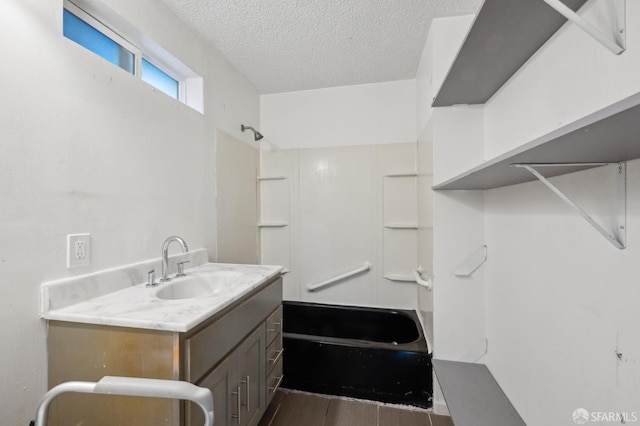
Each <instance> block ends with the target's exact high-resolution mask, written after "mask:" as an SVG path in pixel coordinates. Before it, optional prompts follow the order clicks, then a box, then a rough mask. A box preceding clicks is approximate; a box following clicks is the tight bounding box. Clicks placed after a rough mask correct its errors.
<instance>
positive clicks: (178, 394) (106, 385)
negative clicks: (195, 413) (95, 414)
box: [35, 376, 213, 426]
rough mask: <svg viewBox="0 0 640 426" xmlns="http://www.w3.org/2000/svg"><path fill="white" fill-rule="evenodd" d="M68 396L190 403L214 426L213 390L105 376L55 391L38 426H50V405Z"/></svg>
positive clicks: (38, 418)
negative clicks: (133, 398)
mask: <svg viewBox="0 0 640 426" xmlns="http://www.w3.org/2000/svg"><path fill="white" fill-rule="evenodd" d="M67 392H76V393H93V394H102V395H124V396H146V397H152V398H170V399H186V400H189V401H193V402H194V403H196V404H197V405H198V406H199V407H200V408H202V411H204V414H205V416H204V417H205V423H204V424H205V426H213V396H212V395H211V391H210V390H209V389H206V388H202V387H199V386H196V385H194V384H191V383H187V382H183V381H178V380H161V379H144V378H139V377H117V376H105V377H103V378H102V379H101V380H100V381H98V382H66V383H61V384H59V385H58V386H55V387H53V388H51V389H50V390H49V392H47V393H46V394H45V395H44V397H43V398H42V401H41V402H40V405H39V406H38V413H37V415H36V421H35V426H46V424H47V417H48V412H49V405H50V404H51V402H52V401H53V400H54V399H55V398H56V397H57V396H58V395H61V394H63V393H67Z"/></svg>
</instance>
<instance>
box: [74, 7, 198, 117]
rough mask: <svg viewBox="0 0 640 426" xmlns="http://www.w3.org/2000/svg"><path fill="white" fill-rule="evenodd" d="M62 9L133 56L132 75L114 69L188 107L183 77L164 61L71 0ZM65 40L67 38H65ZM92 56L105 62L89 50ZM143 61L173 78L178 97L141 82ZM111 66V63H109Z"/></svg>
mask: <svg viewBox="0 0 640 426" xmlns="http://www.w3.org/2000/svg"><path fill="white" fill-rule="evenodd" d="M63 9H66V10H67V11H69V12H70V13H71V14H73V15H75V16H76V17H78V18H79V19H80V20H82V21H84V22H85V23H86V24H87V25H89V26H91V27H93V28H94V29H95V30H96V31H98V32H100V33H102V34H103V35H104V36H106V37H108V38H110V39H111V40H112V41H113V42H115V43H117V44H119V45H120V46H122V47H123V48H125V49H127V50H128V51H129V52H131V53H132V54H133V58H134V60H133V74H131V73H129V72H128V71H127V70H125V69H123V68H121V67H119V66H116V68H118V69H121V70H122V71H124V72H126V73H127V74H129V75H133V76H135V77H136V78H137V79H139V80H140V81H142V82H143V83H144V84H146V85H148V86H150V87H153V88H154V89H155V90H156V91H158V92H160V93H162V94H163V95H165V96H168V97H169V98H171V99H175V100H177V101H179V102H181V103H183V104H185V105H188V104H187V102H186V78H185V77H184V76H181V75H179V74H178V73H177V72H175V71H174V70H173V69H172V67H170V66H168V65H167V64H166V62H165V61H163V60H161V59H159V58H158V57H157V56H156V55H154V54H153V53H152V52H145V51H143V50H142V49H140V48H139V47H138V46H136V45H135V44H133V43H131V42H130V41H129V40H127V39H126V38H125V37H123V36H122V35H120V34H118V33H117V32H116V31H114V30H113V29H111V28H110V27H109V26H108V25H106V24H104V23H102V22H101V21H100V19H98V18H96V17H95V16H93V15H91V14H90V13H89V12H87V11H86V10H84V9H82V8H81V7H80V6H78V5H76V4H75V3H74V2H73V1H71V0H64V2H63ZM65 38H67V37H65ZM67 40H69V41H72V42H73V43H75V44H78V45H79V46H82V47H83V48H84V49H86V50H89V49H88V48H87V47H86V46H83V45H82V44H80V43H77V42H76V41H75V40H72V39H69V38H67ZM89 51H90V52H91V53H92V54H94V55H96V56H98V57H100V58H102V59H103V60H106V59H105V58H103V57H102V56H101V55H99V54H97V53H95V52H93V51H91V50H89ZM143 58H144V59H145V60H146V61H148V62H150V63H151V65H153V66H155V67H156V68H158V69H159V70H160V71H162V72H163V73H165V74H167V75H168V76H169V77H171V78H173V79H174V80H176V81H177V82H178V97H173V96H171V95H168V94H167V93H165V92H163V91H162V90H160V89H158V88H157V87H155V86H153V85H152V84H149V83H147V82H146V81H144V80H142V59H143ZM109 63H110V64H111V62H109Z"/></svg>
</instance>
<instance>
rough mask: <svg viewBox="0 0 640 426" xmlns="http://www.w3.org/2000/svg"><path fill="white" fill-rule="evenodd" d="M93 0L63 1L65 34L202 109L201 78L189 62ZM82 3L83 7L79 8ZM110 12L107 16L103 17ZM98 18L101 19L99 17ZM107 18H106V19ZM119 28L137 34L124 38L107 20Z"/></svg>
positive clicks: (194, 107) (177, 97)
mask: <svg viewBox="0 0 640 426" xmlns="http://www.w3.org/2000/svg"><path fill="white" fill-rule="evenodd" d="M93 5H94V3H93V2H89V1H85V0H75V1H73V2H71V1H70V0H65V1H64V11H63V21H62V26H63V35H64V36H65V37H66V38H68V39H69V40H72V41H74V42H76V43H78V44H79V45H81V46H83V47H85V48H86V49H88V50H90V51H91V52H93V53H95V54H96V55H98V56H100V57H102V58H104V59H106V60H107V61H109V62H110V63H112V64H114V65H115V66H117V67H119V68H121V69H123V70H124V71H126V72H128V73H129V74H131V75H134V76H136V77H138V78H140V79H141V80H142V81H144V82H145V83H147V84H149V85H151V86H153V87H155V88H156V89H157V90H159V91H161V92H162V93H164V94H166V95H168V96H170V97H172V98H174V99H176V100H179V101H180V102H183V103H185V104H187V105H189V106H190V107H191V108H193V109H195V110H197V111H200V112H201V113H202V112H203V99H202V89H203V85H202V78H201V77H200V76H198V75H197V74H195V73H194V72H193V71H191V69H189V68H188V67H187V66H186V65H184V64H183V63H182V62H180V61H179V60H178V59H176V58H175V57H173V56H172V55H171V54H170V53H169V52H167V51H165V50H163V49H162V48H161V47H159V46H158V45H156V44H155V43H153V42H152V43H149V39H148V37H145V36H144V35H140V32H139V31H138V30H136V29H135V28H133V27H132V26H131V24H129V23H128V22H125V21H124V20H123V19H122V18H120V17H118V16H117V15H115V14H114V13H113V12H111V11H110V10H108V9H105V8H104V7H103V8H102V9H100V10H99V9H95V8H94V7H93ZM80 6H82V7H83V8H80ZM103 15H108V16H106V17H105V16H103ZM98 17H99V18H100V19H98ZM105 18H107V19H105ZM113 21H116V22H115V23H114V25H115V24H117V28H118V29H121V28H128V29H129V32H130V33H131V34H136V35H137V36H138V38H139V40H136V39H135V37H133V38H132V37H127V38H125V37H123V36H122V35H121V33H122V32H123V31H119V32H117V31H116V30H115V29H116V28H110V26H111V25H112V24H109V26H107V25H105V22H113ZM126 32H127V31H124V33H126Z"/></svg>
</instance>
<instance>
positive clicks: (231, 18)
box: [162, 0, 482, 94]
mask: <svg viewBox="0 0 640 426" xmlns="http://www.w3.org/2000/svg"><path fill="white" fill-rule="evenodd" d="M162 1H163V2H164V3H166V4H167V5H168V6H169V7H170V8H171V9H172V10H174V12H175V13H176V14H177V15H178V16H180V17H181V18H182V19H183V20H184V21H185V22H187V23H188V24H189V25H190V26H191V27H193V28H195V29H196V31H198V32H199V33H201V34H202V35H203V36H204V37H205V39H207V40H209V41H210V42H211V43H212V44H213V46H215V47H216V48H217V49H218V50H219V51H220V52H222V54H223V55H224V56H225V57H226V58H227V59H228V61H229V62H230V63H231V64H232V65H233V66H234V67H235V68H236V69H237V70H238V71H239V72H240V73H242V74H243V75H244V76H245V77H246V78H247V79H248V80H249V81H250V82H251V83H252V84H253V85H254V86H255V88H256V89H257V90H258V92H260V93H262V94H267V93H277V92H288V91H296V90H307V89H317V88H323V87H335V86H345V85H351V84H363V83H375V82H383V81H393V80H402V79H409V78H414V77H415V76H416V71H417V67H418V62H419V60H420V55H421V54H422V48H423V46H424V42H425V40H426V36H427V31H428V29H429V25H430V22H431V20H432V19H433V18H434V17H445V16H454V15H462V14H469V13H475V12H476V11H477V10H478V9H479V7H480V4H481V2H482V0H162Z"/></svg>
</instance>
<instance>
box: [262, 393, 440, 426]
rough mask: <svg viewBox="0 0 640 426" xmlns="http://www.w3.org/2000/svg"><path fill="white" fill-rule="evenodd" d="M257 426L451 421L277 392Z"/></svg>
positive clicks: (408, 425) (428, 425)
mask: <svg viewBox="0 0 640 426" xmlns="http://www.w3.org/2000/svg"><path fill="white" fill-rule="evenodd" d="M259 426H453V422H452V421H451V418H450V417H445V416H439V415H436V414H433V413H431V412H429V411H424V410H419V411H417V410H411V409H408V408H407V409H404V408H398V407H393V406H387V405H384V404H376V403H373V402H368V401H354V400H347V399H340V398H335V397H326V396H323V395H311V394H305V393H298V392H287V391H283V390H279V391H278V392H277V393H276V394H275V396H274V397H273V400H272V401H271V404H269V407H267V412H266V413H265V415H264V417H263V418H262V421H261V422H260V424H259Z"/></svg>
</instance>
